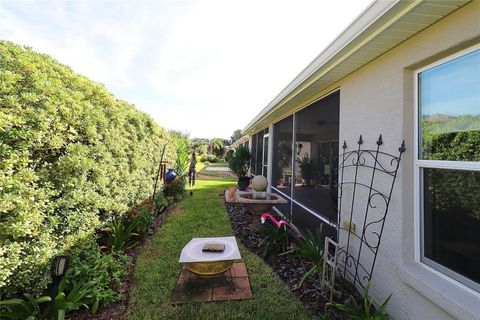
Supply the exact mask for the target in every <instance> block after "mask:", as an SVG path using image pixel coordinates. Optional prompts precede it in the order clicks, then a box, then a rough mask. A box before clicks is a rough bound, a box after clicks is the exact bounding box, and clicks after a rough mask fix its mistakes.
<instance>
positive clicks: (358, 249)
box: [336, 135, 405, 289]
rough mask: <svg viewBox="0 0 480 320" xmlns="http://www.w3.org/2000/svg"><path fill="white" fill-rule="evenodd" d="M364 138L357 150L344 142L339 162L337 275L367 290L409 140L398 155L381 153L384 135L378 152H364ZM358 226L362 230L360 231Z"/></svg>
mask: <svg viewBox="0 0 480 320" xmlns="http://www.w3.org/2000/svg"><path fill="white" fill-rule="evenodd" d="M363 143H364V141H363V138H362V136H361V135H360V137H359V139H358V141H357V147H356V148H355V149H353V150H348V149H347V143H346V141H344V143H343V146H342V149H343V152H342V153H341V154H340V157H339V161H338V168H337V170H338V181H337V184H338V188H336V189H337V190H338V221H337V241H338V243H340V248H339V249H338V257H337V274H338V275H340V276H341V277H343V278H344V279H346V280H349V281H350V282H352V283H353V285H354V286H355V287H357V286H360V287H361V288H362V289H364V288H365V287H366V285H367V284H368V282H369V281H370V279H371V278H372V274H373V270H374V268H375V263H376V261H377V255H378V250H379V247H380V243H381V240H382V234H383V231H384V226H385V220H386V218H387V214H388V210H389V207H390V202H391V198H392V194H393V190H394V185H395V180H396V178H397V173H398V169H399V166H400V161H401V159H402V154H403V153H404V152H405V140H404V141H403V142H402V143H401V145H400V147H399V148H398V154H397V155H393V154H388V153H386V152H383V151H381V147H382V145H383V139H382V135H380V136H379V138H378V140H377V141H376V145H377V146H376V148H375V149H372V150H370V149H363V148H362V147H363ZM356 224H358V226H360V228H356Z"/></svg>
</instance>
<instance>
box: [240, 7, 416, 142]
mask: <svg viewBox="0 0 480 320" xmlns="http://www.w3.org/2000/svg"><path fill="white" fill-rule="evenodd" d="M416 2H420V1H414V3H416ZM405 4H412V2H410V1H401V0H395V1H374V2H372V3H371V4H370V5H369V6H368V7H367V8H366V9H365V10H363V11H362V12H361V13H360V14H359V15H358V16H357V18H356V19H355V20H353V21H352V22H351V23H350V24H349V25H348V26H347V27H346V28H345V29H344V30H343V31H342V32H341V33H340V34H339V35H338V36H337V37H336V38H335V39H334V40H333V41H332V42H331V43H330V44H329V45H328V46H327V47H326V48H325V49H324V50H323V51H322V52H321V53H320V54H319V55H318V56H317V57H316V58H315V59H314V60H313V61H312V62H311V63H310V64H309V65H307V67H305V68H304V69H303V70H302V71H301V72H300V73H299V74H298V75H297V76H296V77H295V78H294V79H293V80H292V81H291V82H290V83H289V84H288V85H287V86H286V87H285V88H284V89H283V90H282V91H281V92H280V93H279V94H278V95H277V96H276V97H275V98H274V99H273V100H272V101H271V102H270V103H269V104H268V105H267V106H266V107H265V108H263V109H262V111H260V113H258V114H257V116H255V118H253V119H252V120H251V121H250V122H249V123H248V124H247V126H245V128H244V129H243V130H242V133H243V134H249V133H252V131H253V130H254V127H255V124H256V123H257V122H259V121H260V120H262V119H263V118H265V117H266V116H268V113H271V112H272V111H273V110H274V109H275V107H276V106H277V105H278V104H279V103H280V102H281V101H282V100H283V99H285V98H286V97H287V96H288V95H289V94H291V93H292V92H293V91H294V90H295V89H296V88H298V87H299V86H300V85H301V84H302V83H303V82H305V81H306V80H307V79H308V78H309V77H311V76H312V75H314V74H315V72H316V71H318V70H319V69H320V68H321V67H323V66H325V65H327V64H328V63H332V62H334V61H335V60H337V59H341V56H340V57H336V55H337V54H338V53H339V52H340V51H341V50H342V49H344V48H345V47H346V46H347V45H349V44H350V43H352V41H354V40H355V39H357V38H359V36H360V35H363V34H364V32H366V29H368V27H369V26H371V25H372V24H373V23H375V22H376V21H378V20H379V19H380V18H382V17H383V16H385V14H386V13H388V12H390V11H392V10H394V9H397V8H398V7H400V8H398V9H399V10H402V9H403V8H404V7H405ZM407 12H408V11H404V12H403V14H402V15H404V14H406V13H407ZM374 31H375V30H371V31H370V32H374Z"/></svg>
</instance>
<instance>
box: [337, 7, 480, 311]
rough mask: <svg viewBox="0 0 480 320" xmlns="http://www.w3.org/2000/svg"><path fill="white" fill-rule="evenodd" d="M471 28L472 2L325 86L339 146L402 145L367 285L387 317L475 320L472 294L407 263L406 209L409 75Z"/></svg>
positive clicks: (470, 37)
mask: <svg viewBox="0 0 480 320" xmlns="http://www.w3.org/2000/svg"><path fill="white" fill-rule="evenodd" d="M479 22H480V1H474V2H473V3H470V4H468V5H466V6H465V7H463V8H461V9H460V10H458V11H456V12H454V13H452V14H451V15H449V16H447V17H446V18H444V19H442V20H440V21H439V22H437V23H436V24H434V25H432V26H430V27H429V28H428V29H426V30H424V31H422V32H421V33H419V34H417V35H416V36H415V37H413V38H411V39H409V40H407V41H406V42H404V43H402V44H401V45H399V46H397V47H396V48H394V49H392V50H390V51H389V52H387V53H386V54H384V55H382V56H381V57H379V58H377V59H376V60H374V61H373V62H371V63H369V64H368V65H366V66H364V67H363V68H361V69H360V70H357V71H356V72H354V73H353V74H351V75H349V76H348V77H347V78H345V79H343V80H342V81H340V82H339V83H337V84H335V85H334V86H332V88H333V87H340V141H343V140H347V142H350V143H355V141H356V140H357V139H358V135H359V134H362V135H363V138H364V140H365V145H366V146H368V147H370V148H374V147H375V140H376V139H377V137H378V135H379V134H382V135H383V138H384V141H385V144H384V146H383V147H384V150H385V151H386V152H389V153H396V152H397V149H398V146H399V144H400V143H401V141H402V139H405V141H406V144H407V151H406V152H405V154H404V159H403V161H402V164H401V167H400V171H399V178H398V180H397V183H396V186H395V191H394V196H393V198H392V202H391V207H390V211H389V215H388V219H387V223H386V225H385V230H384V234H383V237H384V238H383V239H382V244H381V248H380V252H379V256H378V259H377V264H376V267H375V271H374V275H373V282H374V283H373V286H372V294H373V296H374V297H375V298H376V299H377V300H378V301H380V300H384V299H385V298H386V297H387V296H388V294H389V293H393V297H392V300H391V302H390V304H389V307H388V312H389V313H390V314H391V315H392V316H393V317H394V318H395V319H452V318H460V319H480V295H478V294H477V295H476V294H475V293H473V291H472V292H470V291H468V290H464V288H462V287H461V286H458V285H456V284H455V283H454V282H449V281H447V280H445V279H442V278H441V277H439V276H438V275H435V274H432V272H429V271H428V270H427V269H425V268H423V267H422V265H421V264H419V263H416V262H415V261H414V205H413V146H414V137H413V125H414V112H413V109H414V101H413V100H414V98H413V83H414V82H413V80H414V79H413V72H414V70H416V69H418V68H420V67H422V66H425V65H428V64H430V63H432V62H434V61H436V60H439V59H441V58H443V57H446V56H449V55H451V54H452V53H455V52H458V51H461V50H462V49H465V48H468V47H471V46H472V45H473V44H476V43H479V39H480V23H479ZM357 222H358V221H357ZM358 224H360V223H358ZM476 299H478V300H476ZM458 300H462V301H463V302H462V301H458ZM475 301H477V302H476V303H475Z"/></svg>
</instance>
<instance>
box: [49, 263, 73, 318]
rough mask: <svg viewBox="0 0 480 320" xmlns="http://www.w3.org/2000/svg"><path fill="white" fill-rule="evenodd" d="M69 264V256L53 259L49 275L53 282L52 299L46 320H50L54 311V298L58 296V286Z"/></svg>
mask: <svg viewBox="0 0 480 320" xmlns="http://www.w3.org/2000/svg"><path fill="white" fill-rule="evenodd" d="M69 262H70V257H69V256H57V257H55V258H53V261H52V267H51V270H50V272H51V274H52V280H53V289H52V299H51V301H50V310H49V311H48V318H47V319H48V320H51V319H52V316H53V310H54V309H55V298H56V297H57V294H58V285H59V284H60V281H61V280H62V278H63V276H64V275H65V273H66V272H67V269H68V264H69Z"/></svg>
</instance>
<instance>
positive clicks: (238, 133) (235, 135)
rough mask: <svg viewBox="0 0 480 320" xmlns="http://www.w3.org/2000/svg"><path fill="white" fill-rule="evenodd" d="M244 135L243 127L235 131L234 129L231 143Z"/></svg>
mask: <svg viewBox="0 0 480 320" xmlns="http://www.w3.org/2000/svg"><path fill="white" fill-rule="evenodd" d="M241 137H242V130H241V129H237V130H235V131H233V134H232V136H231V137H230V141H231V143H234V142H235V141H237V140H238V139H240V138H241Z"/></svg>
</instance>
